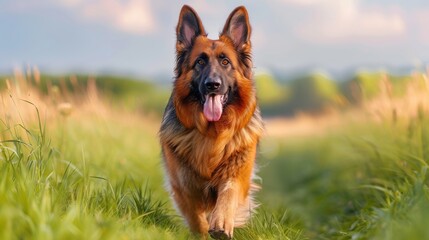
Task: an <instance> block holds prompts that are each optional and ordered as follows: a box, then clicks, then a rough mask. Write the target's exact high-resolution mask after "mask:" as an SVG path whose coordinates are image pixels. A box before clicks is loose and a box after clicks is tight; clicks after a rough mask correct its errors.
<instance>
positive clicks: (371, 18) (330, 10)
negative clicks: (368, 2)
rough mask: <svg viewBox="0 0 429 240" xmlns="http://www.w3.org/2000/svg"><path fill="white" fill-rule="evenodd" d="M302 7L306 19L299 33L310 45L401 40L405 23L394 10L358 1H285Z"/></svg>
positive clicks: (298, 27)
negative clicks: (394, 38)
mask: <svg viewBox="0 0 429 240" xmlns="http://www.w3.org/2000/svg"><path fill="white" fill-rule="evenodd" d="M283 2H284V3H286V4H289V5H294V6H297V7H302V10H303V11H305V12H306V13H307V19H308V20H306V21H304V22H301V23H298V24H297V25H296V26H297V28H296V29H297V33H298V34H299V35H300V36H301V37H303V38H305V39H306V40H310V41H328V42H341V41H349V40H353V39H362V38H365V39H380V38H383V39H384V38H391V37H396V36H400V35H402V34H404V33H405V31H406V24H405V20H404V18H403V16H402V14H401V13H400V12H397V11H395V10H394V9H392V8H374V7H370V6H365V7H364V6H363V5H362V4H360V1H359V0H303V1H300V0H283Z"/></svg>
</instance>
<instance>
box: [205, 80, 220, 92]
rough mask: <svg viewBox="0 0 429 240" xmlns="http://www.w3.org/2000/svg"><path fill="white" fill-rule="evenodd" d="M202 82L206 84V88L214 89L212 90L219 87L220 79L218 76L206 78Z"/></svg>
mask: <svg viewBox="0 0 429 240" xmlns="http://www.w3.org/2000/svg"><path fill="white" fill-rule="evenodd" d="M204 84H205V85H206V88H207V90H209V91H214V90H217V89H219V87H220V85H221V81H220V79H219V78H215V79H207V80H206V82H205V83H204Z"/></svg>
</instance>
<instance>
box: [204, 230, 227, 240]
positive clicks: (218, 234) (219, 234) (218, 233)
mask: <svg viewBox="0 0 429 240" xmlns="http://www.w3.org/2000/svg"><path fill="white" fill-rule="evenodd" d="M209 234H210V237H212V238H214V239H221V240H224V239H231V238H232V234H231V235H230V234H228V233H226V232H225V231H224V230H223V229H211V230H209Z"/></svg>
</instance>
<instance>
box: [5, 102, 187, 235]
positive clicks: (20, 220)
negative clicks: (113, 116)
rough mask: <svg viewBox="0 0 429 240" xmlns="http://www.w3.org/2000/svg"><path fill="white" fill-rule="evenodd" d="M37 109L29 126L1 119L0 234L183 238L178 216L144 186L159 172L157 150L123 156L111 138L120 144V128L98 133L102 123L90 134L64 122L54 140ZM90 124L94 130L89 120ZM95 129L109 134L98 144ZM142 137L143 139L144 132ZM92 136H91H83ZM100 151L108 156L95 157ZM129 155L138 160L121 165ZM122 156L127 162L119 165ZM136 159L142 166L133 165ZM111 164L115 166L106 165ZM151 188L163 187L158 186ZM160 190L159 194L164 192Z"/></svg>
mask: <svg viewBox="0 0 429 240" xmlns="http://www.w3.org/2000/svg"><path fill="white" fill-rule="evenodd" d="M28 104H31V103H28ZM35 114H37V116H38V117H39V121H38V123H37V125H34V126H33V125H32V124H29V125H28V124H26V123H24V122H21V123H15V122H9V121H8V120H7V118H6V119H2V121H1V125H0V133H1V139H2V141H1V142H0V175H1V178H0V205H1V209H0V229H2V231H0V238H1V239H118V238H130V237H131V238H140V236H145V235H150V236H158V237H160V238H162V239H175V238H176V236H179V237H180V236H183V235H182V234H184V233H180V232H177V231H178V230H179V228H178V227H176V226H177V225H176V224H175V223H176V221H177V219H176V218H175V217H173V215H172V214H171V212H170V210H169V209H168V208H167V207H166V205H165V203H166V201H160V200H156V199H154V196H160V194H159V193H158V194H154V193H152V192H151V191H150V190H149V188H153V186H152V185H150V186H149V185H148V179H149V176H150V175H151V174H152V175H154V174H155V175H157V176H153V178H150V179H151V180H153V181H156V179H157V178H160V176H159V175H160V173H159V171H154V170H153V166H156V165H157V163H156V162H155V161H157V160H155V159H154V156H156V155H157V154H156V153H152V155H150V156H147V157H146V156H145V155H135V154H138V153H137V152H135V153H131V152H129V153H128V154H127V153H125V152H122V151H124V150H126V149H127V148H126V147H124V148H123V149H119V148H116V145H115V144H113V145H112V143H109V141H118V139H116V140H115V138H117V137H119V136H116V137H115V136H114V135H115V134H118V132H116V131H114V130H112V131H110V132H107V131H106V132H104V131H103V132H102V133H100V132H97V131H99V130H100V128H98V129H97V130H96V131H95V132H94V131H93V132H91V131H86V130H90V129H85V126H82V128H81V129H80V130H79V128H76V129H68V127H72V126H69V124H68V123H67V122H65V123H64V124H65V125H63V127H64V128H62V129H59V130H60V131H58V132H59V134H60V135H61V138H60V139H56V138H53V139H54V140H56V141H55V142H52V141H51V138H50V137H49V136H50V135H48V131H49V130H53V129H47V127H46V125H45V124H44V123H43V122H42V121H41V120H40V116H39V112H38V110H37V108H35ZM98 126H100V125H98ZM90 128H91V129H94V125H92V126H91V127H90ZM106 130H107V129H106ZM122 130H123V129H122ZM130 132H131V133H132V131H130ZM146 132H147V131H146ZM100 134H105V135H106V134H107V135H106V136H104V137H107V139H104V140H102V141H100V139H99V137H100ZM140 136H144V131H142V135H140ZM120 137H122V136H120ZM74 138H76V141H74ZM91 138H96V139H97V140H93V141H92V140H91V141H88V140H90V139H91ZM101 139H102V138H101ZM85 145H86V146H85ZM74 147H76V148H77V149H76V150H74V149H73V148H74ZM128 147H136V146H135V145H131V146H128ZM148 147H149V146H148ZM79 148H80V150H78V149H79ZM61 149H62V150H63V151H64V153H63V152H61V151H60V150H61ZM89 149H91V151H88V150H89ZM70 150H72V151H70ZM128 150H129V149H128ZM102 151H103V152H106V154H108V155H109V156H107V157H106V155H105V157H104V158H101V155H100V156H97V152H98V154H101V152H102ZM88 153H90V154H88ZM145 153H147V152H145ZM130 156H134V157H137V158H138V160H137V159H136V160H134V161H133V162H126V159H128V158H129V157H130ZM121 158H122V159H125V162H122V163H121V165H122V166H121V167H119V168H118V165H117V164H118V163H119V159H121ZM156 159H158V158H157V156H156ZM139 162H142V163H139ZM135 164H137V165H140V166H141V165H146V167H140V168H139V169H135V168H136V165H135ZM109 165H113V166H110V167H105V166H109ZM151 165H152V167H151ZM145 168H146V169H147V168H150V170H145ZM100 169H103V170H100ZM118 169H121V170H119V171H118ZM130 169H134V171H131V170H130ZM145 173H146V174H145ZM142 175H143V176H142ZM156 189H158V190H157V191H158V192H159V191H161V186H159V185H157V187H156ZM161 195H165V193H164V192H163V191H162V194H161Z"/></svg>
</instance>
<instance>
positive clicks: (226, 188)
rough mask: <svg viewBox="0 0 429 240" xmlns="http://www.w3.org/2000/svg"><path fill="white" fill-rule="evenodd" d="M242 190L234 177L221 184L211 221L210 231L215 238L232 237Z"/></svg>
mask: <svg viewBox="0 0 429 240" xmlns="http://www.w3.org/2000/svg"><path fill="white" fill-rule="evenodd" d="M240 190H241V189H240V185H239V184H238V182H237V181H236V180H233V179H230V180H227V181H226V182H224V183H221V184H220V186H219V188H218V198H217V201H216V206H215V208H214V209H213V212H212V214H211V218H210V221H209V229H210V230H209V233H210V236H212V237H213V238H215V239H231V238H232V235H233V231H234V218H235V211H236V210H237V206H238V201H239V192H240Z"/></svg>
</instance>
